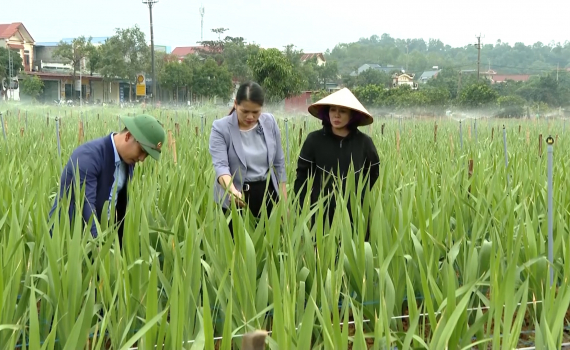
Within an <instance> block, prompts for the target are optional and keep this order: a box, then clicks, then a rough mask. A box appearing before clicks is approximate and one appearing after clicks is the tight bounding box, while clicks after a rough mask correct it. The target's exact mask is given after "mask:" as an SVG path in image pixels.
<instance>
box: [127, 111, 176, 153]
mask: <svg viewBox="0 0 570 350" xmlns="http://www.w3.org/2000/svg"><path fill="white" fill-rule="evenodd" d="M121 121H122V122H123V124H125V127H126V128H127V130H129V132H130V133H131V134H132V135H133V137H134V138H135V140H137V142H138V143H140V144H141V146H142V147H143V149H144V150H145V151H146V153H148V154H149V155H150V156H151V157H152V158H154V159H155V160H159V159H160V152H161V149H162V145H163V144H164V141H165V140H166V132H165V131H164V128H163V127H162V124H160V122H159V121H158V120H157V119H156V118H155V117H153V116H150V115H147V114H141V115H137V116H135V117H121Z"/></svg>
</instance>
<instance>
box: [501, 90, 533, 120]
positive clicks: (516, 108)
mask: <svg viewBox="0 0 570 350" xmlns="http://www.w3.org/2000/svg"><path fill="white" fill-rule="evenodd" d="M525 104H526V101H525V100H524V99H523V98H522V97H520V96H516V95H511V96H501V97H499V98H498V99H497V105H498V106H499V112H498V113H497V114H496V116H498V117H523V116H524V115H525Z"/></svg>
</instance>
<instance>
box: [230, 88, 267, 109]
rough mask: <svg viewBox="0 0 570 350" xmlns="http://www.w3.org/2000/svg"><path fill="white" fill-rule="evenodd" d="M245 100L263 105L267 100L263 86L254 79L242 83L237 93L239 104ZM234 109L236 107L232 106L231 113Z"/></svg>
mask: <svg viewBox="0 0 570 350" xmlns="http://www.w3.org/2000/svg"><path fill="white" fill-rule="evenodd" d="M243 101H251V102H253V103H257V104H258V105H260V106H263V103H264V102H265V93H264V92H263V88H261V86H259V84H258V83H256V82H254V81H247V82H245V83H243V84H241V85H240V86H239V88H238V91H237V93H236V102H237V104H238V105H239V104H241V103H242V102H243ZM234 111H235V107H232V110H231V111H230V114H232V113H233V112H234Z"/></svg>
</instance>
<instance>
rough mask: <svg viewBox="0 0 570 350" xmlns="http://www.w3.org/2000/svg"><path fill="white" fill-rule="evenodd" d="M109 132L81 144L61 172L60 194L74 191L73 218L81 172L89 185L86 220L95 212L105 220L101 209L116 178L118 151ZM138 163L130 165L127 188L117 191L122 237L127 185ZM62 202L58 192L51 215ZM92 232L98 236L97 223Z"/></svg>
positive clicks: (83, 214)
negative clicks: (76, 188)
mask: <svg viewBox="0 0 570 350" xmlns="http://www.w3.org/2000/svg"><path fill="white" fill-rule="evenodd" d="M111 135H112V134H109V135H107V136H105V137H101V138H98V139H95V140H91V141H89V142H86V143H84V144H82V145H81V146H79V147H77V148H76V149H75V150H74V151H73V153H71V156H70V157H69V160H68V161H67V164H66V165H65V168H64V169H63V172H62V174H61V179H60V188H59V196H60V197H63V196H64V195H66V194H67V193H70V195H71V196H70V204H69V217H70V219H73V214H74V212H75V206H76V205H75V200H76V198H75V194H74V186H75V176H77V175H78V176H79V183H80V186H81V187H83V185H85V198H84V202H83V213H82V217H83V220H84V221H85V222H84V223H85V224H86V223H87V222H89V219H90V218H91V215H95V217H96V218H97V220H99V221H100V220H101V213H102V212H103V207H104V205H105V202H106V201H109V195H110V193H111V189H112V187H113V182H114V181H115V152H114V149H113V142H112V140H111ZM76 171H77V173H75V172H76ZM133 171H134V165H129V166H127V172H128V175H127V177H126V180H125V185H124V186H123V189H122V190H121V191H119V193H118V194H117V205H116V206H115V210H116V212H117V215H116V216H115V219H116V221H118V222H120V226H119V241H122V236H123V219H124V217H125V213H126V210H127V201H128V200H127V187H128V184H129V182H130V181H131V179H132V176H133ZM57 204H58V196H56V198H55V202H54V205H53V207H52V208H51V210H50V212H49V217H50V218H51V216H52V215H53V213H54V211H55V210H56V207H57ZM91 235H92V236H93V237H94V238H95V237H97V229H96V226H95V223H93V225H92V226H91Z"/></svg>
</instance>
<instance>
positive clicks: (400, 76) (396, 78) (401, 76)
mask: <svg viewBox="0 0 570 350" xmlns="http://www.w3.org/2000/svg"><path fill="white" fill-rule="evenodd" d="M414 76H415V74H413V73H394V75H392V87H393V88H397V87H400V86H404V85H408V86H409V87H410V88H412V90H416V89H417V88H418V83H416V82H415V81H414Z"/></svg>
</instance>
